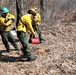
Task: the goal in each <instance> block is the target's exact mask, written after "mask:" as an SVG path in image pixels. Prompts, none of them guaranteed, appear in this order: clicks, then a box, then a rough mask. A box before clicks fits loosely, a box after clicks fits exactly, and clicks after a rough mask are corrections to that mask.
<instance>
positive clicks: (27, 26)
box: [16, 12, 37, 61]
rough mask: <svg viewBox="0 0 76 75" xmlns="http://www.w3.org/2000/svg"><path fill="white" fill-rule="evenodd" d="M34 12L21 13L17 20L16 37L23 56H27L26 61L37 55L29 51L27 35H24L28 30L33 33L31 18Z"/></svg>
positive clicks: (33, 58)
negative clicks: (20, 45)
mask: <svg viewBox="0 0 76 75" xmlns="http://www.w3.org/2000/svg"><path fill="white" fill-rule="evenodd" d="M34 14H35V13H33V12H31V13H27V14H25V15H23V16H22V17H21V18H20V19H19V22H18V24H17V27H16V28H17V37H18V38H19V40H20V42H21V44H22V47H23V48H22V53H23V56H24V57H25V58H27V61H33V60H35V59H36V58H37V57H36V56H33V55H32V54H31V53H30V48H29V45H28V38H27V35H26V32H28V30H29V31H30V32H31V33H32V34H33V35H34V34H35V32H34V30H33V28H32V20H31V19H32V18H33V15H34Z"/></svg>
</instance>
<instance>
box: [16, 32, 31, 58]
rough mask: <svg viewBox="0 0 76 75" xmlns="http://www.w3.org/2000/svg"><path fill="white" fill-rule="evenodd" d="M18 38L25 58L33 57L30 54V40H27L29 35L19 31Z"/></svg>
mask: <svg viewBox="0 0 76 75" xmlns="http://www.w3.org/2000/svg"><path fill="white" fill-rule="evenodd" d="M17 37H18V38H19V40H20V42H21V44H22V47H23V48H22V53H23V55H24V56H26V57H27V58H28V57H31V53H30V47H29V45H28V39H27V35H26V33H25V32H23V31H17Z"/></svg>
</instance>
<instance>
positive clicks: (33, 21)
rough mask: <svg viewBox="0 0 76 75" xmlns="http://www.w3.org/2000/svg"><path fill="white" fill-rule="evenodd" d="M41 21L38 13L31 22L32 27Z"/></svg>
mask: <svg viewBox="0 0 76 75" xmlns="http://www.w3.org/2000/svg"><path fill="white" fill-rule="evenodd" d="M40 21H41V16H40V14H39V13H37V14H36V15H35V17H34V20H32V25H39V24H40Z"/></svg>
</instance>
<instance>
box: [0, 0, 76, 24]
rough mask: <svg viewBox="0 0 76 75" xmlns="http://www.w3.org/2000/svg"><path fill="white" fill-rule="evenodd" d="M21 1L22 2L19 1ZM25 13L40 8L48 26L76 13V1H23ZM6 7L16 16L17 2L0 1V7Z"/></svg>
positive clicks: (11, 0) (14, 0) (9, 0)
mask: <svg viewBox="0 0 76 75" xmlns="http://www.w3.org/2000/svg"><path fill="white" fill-rule="evenodd" d="M19 1H20V0H19ZM21 1H23V6H24V10H23V11H24V12H25V13H26V11H27V10H28V9H29V8H30V7H33V6H36V7H37V8H38V11H39V13H40V14H41V17H42V22H43V21H44V22H45V23H47V24H48V25H50V24H51V23H52V22H55V21H56V20H58V19H61V18H63V17H64V16H65V15H66V14H68V13H75V12H76V0H21ZM2 6H6V7H7V8H8V9H9V10H10V12H12V13H13V14H15V15H16V0H0V7H2Z"/></svg>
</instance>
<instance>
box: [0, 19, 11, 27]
mask: <svg viewBox="0 0 76 75" xmlns="http://www.w3.org/2000/svg"><path fill="white" fill-rule="evenodd" d="M11 22H12V20H8V21H6V20H5V19H0V24H1V25H4V26H9V25H11Z"/></svg>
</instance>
